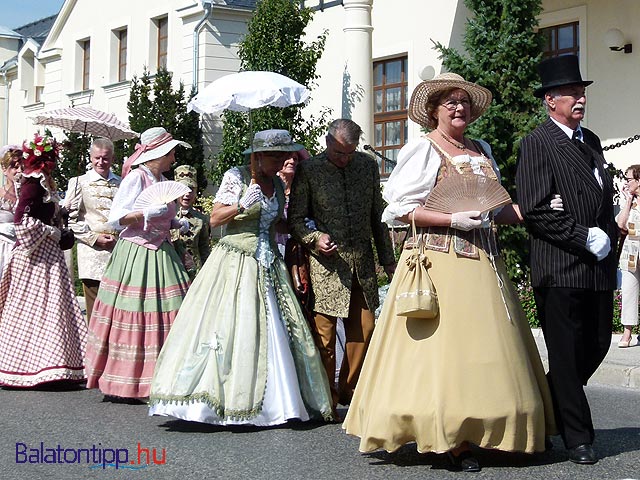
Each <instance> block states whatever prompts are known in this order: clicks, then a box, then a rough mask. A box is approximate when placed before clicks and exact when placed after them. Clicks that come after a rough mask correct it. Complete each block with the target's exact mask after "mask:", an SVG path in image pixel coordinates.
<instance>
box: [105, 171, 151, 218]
mask: <svg viewBox="0 0 640 480" xmlns="http://www.w3.org/2000/svg"><path fill="white" fill-rule="evenodd" d="M140 175H141V173H140V172H138V170H134V171H132V172H131V173H129V175H127V176H126V177H125V178H124V179H123V180H122V183H120V188H119V189H118V191H117V192H116V195H115V197H113V203H112V205H111V211H110V212H109V220H108V221H107V223H108V224H109V225H110V226H111V227H112V228H114V229H116V230H122V229H123V228H124V227H123V226H122V225H120V219H121V218H122V217H124V216H125V215H127V214H128V213H131V212H133V211H134V208H133V204H134V203H135V201H136V198H138V196H139V195H140V194H141V193H142V190H144V187H143V185H142V177H141V176H140Z"/></svg>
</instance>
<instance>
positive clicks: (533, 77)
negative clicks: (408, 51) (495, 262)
mask: <svg viewBox="0 0 640 480" xmlns="http://www.w3.org/2000/svg"><path fill="white" fill-rule="evenodd" d="M465 4H466V6H467V8H468V9H469V10H470V13H471V15H470V18H469V20H468V22H467V26H466V29H465V34H464V43H463V45H464V49H465V53H464V54H463V53H461V52H458V51H457V50H455V49H454V48H448V47H445V46H443V45H442V44H441V43H438V42H435V48H436V50H438V51H439V52H440V54H441V56H440V58H441V59H442V61H443V64H444V66H445V67H446V69H447V70H449V71H452V72H456V73H459V74H460V75H462V76H463V77H464V78H465V79H467V80H471V81H474V82H476V83H478V84H480V85H482V86H484V87H486V88H488V89H489V90H491V92H492V93H493V103H492V104H491V107H489V109H488V110H487V112H486V113H485V114H484V115H483V116H482V117H480V118H479V119H478V120H477V121H476V122H475V123H473V124H472V125H471V126H470V127H469V135H470V136H472V137H476V138H482V139H484V140H486V141H487V142H489V144H490V145H491V148H492V152H493V156H494V158H495V159H496V162H497V163H498V166H499V167H500V173H501V175H502V183H503V185H504V186H505V188H507V190H509V193H510V194H511V196H512V198H514V199H515V172H516V162H517V157H518V149H519V143H520V140H521V139H522V137H523V136H525V135H526V134H527V133H529V132H530V131H531V130H533V129H534V128H535V126H536V125H537V124H538V123H540V121H542V119H543V118H544V115H545V114H544V110H543V109H542V106H541V104H540V101H539V100H537V99H535V98H534V96H533V89H534V88H535V87H536V84H537V83H538V76H537V73H536V65H537V64H538V62H539V61H540V58H541V52H542V42H543V39H542V36H541V35H539V34H538V33H537V32H535V30H534V29H535V27H537V25H538V21H537V19H536V16H537V15H538V14H539V13H540V12H541V10H542V3H541V0H465ZM499 237H500V243H501V246H502V250H503V254H504V257H505V261H506V263H507V268H508V271H509V275H510V276H511V278H512V279H514V280H520V279H522V278H524V277H525V276H526V273H527V268H526V267H525V266H526V265H527V260H528V246H527V242H526V239H527V234H526V230H525V228H524V227H523V226H522V225H518V226H508V227H501V229H500V232H499Z"/></svg>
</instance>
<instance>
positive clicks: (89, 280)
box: [64, 138, 121, 321]
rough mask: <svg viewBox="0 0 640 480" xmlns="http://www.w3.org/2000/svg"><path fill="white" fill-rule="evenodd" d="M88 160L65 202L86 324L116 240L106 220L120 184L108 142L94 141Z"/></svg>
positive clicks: (68, 191) (107, 140)
mask: <svg viewBox="0 0 640 480" xmlns="http://www.w3.org/2000/svg"><path fill="white" fill-rule="evenodd" d="M89 156H90V159H91V166H92V168H91V170H89V171H88V172H87V173H85V174H84V175H81V176H79V177H74V178H72V179H71V180H69V186H68V188H67V194H66V196H65V200H64V206H65V207H66V208H67V210H68V211H69V228H71V229H72V230H73V233H74V234H75V237H76V240H77V241H78V277H79V278H80V280H82V290H83V291H84V297H85V303H86V308H87V321H89V319H90V318H91V312H92V310H93V302H94V301H95V298H96V295H97V293H98V288H99V287H100V279H101V278H102V273H103V272H104V269H105V267H106V266H107V262H108V261H109V257H110V256H111V251H112V250H113V247H114V246H115V244H116V240H117V239H118V234H117V232H116V231H115V230H114V229H113V228H112V227H110V226H109V225H108V224H107V219H108V218H109V211H110V210H111V203H112V202H113V197H114V196H115V194H116V192H117V191H118V187H119V186H120V180H121V179H120V177H119V176H118V175H115V174H114V173H113V172H112V171H111V164H112V163H113V143H112V142H111V140H109V139H108V138H96V139H95V140H94V141H93V143H92V144H91V147H90V149H89Z"/></svg>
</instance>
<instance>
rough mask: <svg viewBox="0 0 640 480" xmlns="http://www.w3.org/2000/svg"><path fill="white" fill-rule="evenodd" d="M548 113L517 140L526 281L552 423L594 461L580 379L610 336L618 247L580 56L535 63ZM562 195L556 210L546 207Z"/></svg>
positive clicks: (572, 449) (577, 455) (576, 452)
mask: <svg viewBox="0 0 640 480" xmlns="http://www.w3.org/2000/svg"><path fill="white" fill-rule="evenodd" d="M538 71H539V74H540V77H541V80H542V86H541V87H540V88H538V89H536V90H535V92H534V94H535V95H536V97H539V98H541V99H542V100H543V103H544V105H545V107H546V109H547V112H548V114H549V118H548V119H547V120H546V121H545V122H544V123H542V124H541V125H539V126H538V127H537V128H536V129H535V130H534V131H533V132H532V133H531V134H529V135H527V136H526V137H525V138H524V139H523V140H522V144H521V147H520V157H519V163H518V172H517V175H516V185H517V191H518V203H519V205H520V210H521V212H522V215H523V217H524V221H525V224H526V226H527V229H528V231H529V236H530V242H531V283H532V286H533V290H534V296H535V300H536V306H537V309H538V318H539V319H540V323H541V326H542V331H543V332H544V337H545V342H546V344H547V350H548V352H549V374H548V380H549V384H550V387H551V392H552V395H553V399H554V409H555V417H556V423H557V426H558V430H559V433H560V434H561V435H562V439H563V440H564V443H565V446H566V447H567V449H568V450H569V459H570V460H571V461H573V462H575V463H581V464H593V463H596V462H597V457H596V455H595V453H594V451H593V448H592V446H591V444H592V443H593V439H594V431H593V423H592V420H591V411H590V410H589V403H588V402H587V397H586V395H585V393H584V387H583V386H584V385H586V384H587V381H588V380H589V378H590V377H591V375H592V374H593V373H594V372H595V371H596V369H597V368H598V366H599V365H600V363H601V362H602V360H603V359H604V357H605V355H606V353H607V350H608V349H609V345H610V343H611V329H612V321H613V290H614V289H615V287H616V257H615V253H614V252H615V248H612V247H615V245H616V242H617V238H618V228H617V226H616V223H615V220H614V213H613V182H612V179H611V177H610V175H609V174H608V173H607V171H606V170H605V168H604V165H605V161H604V158H603V156H602V146H601V145H600V139H599V138H598V137H597V135H596V134H594V133H593V132H592V131H590V130H588V129H586V128H584V127H582V126H581V125H580V122H581V121H582V119H583V118H584V112H585V105H586V102H587V99H586V95H585V87H586V86H587V85H590V84H591V83H592V82H591V81H588V80H583V79H582V76H581V75H580V69H579V66H578V57H576V56H574V55H565V56H561V57H554V58H549V59H547V60H544V61H543V62H541V63H540V65H539V66H538ZM555 194H560V196H561V198H562V203H563V208H564V209H563V210H554V209H552V208H551V207H550V200H551V199H552V198H553V196H554V195H555Z"/></svg>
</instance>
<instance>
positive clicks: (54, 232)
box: [44, 225, 61, 243]
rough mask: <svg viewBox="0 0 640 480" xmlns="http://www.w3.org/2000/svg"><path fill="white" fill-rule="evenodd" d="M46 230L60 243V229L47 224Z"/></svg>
mask: <svg viewBox="0 0 640 480" xmlns="http://www.w3.org/2000/svg"><path fill="white" fill-rule="evenodd" d="M44 230H45V231H46V232H47V234H48V235H49V236H50V237H51V238H52V239H53V241H54V242H56V243H58V242H59V241H60V235H61V234H60V229H58V228H56V227H52V226H51V225H45V226H44Z"/></svg>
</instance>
